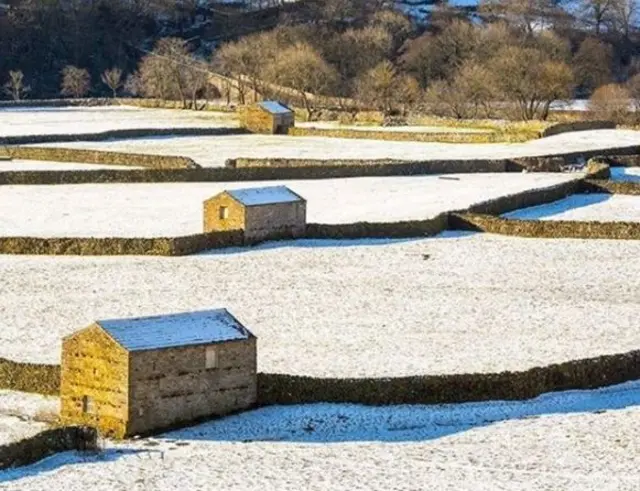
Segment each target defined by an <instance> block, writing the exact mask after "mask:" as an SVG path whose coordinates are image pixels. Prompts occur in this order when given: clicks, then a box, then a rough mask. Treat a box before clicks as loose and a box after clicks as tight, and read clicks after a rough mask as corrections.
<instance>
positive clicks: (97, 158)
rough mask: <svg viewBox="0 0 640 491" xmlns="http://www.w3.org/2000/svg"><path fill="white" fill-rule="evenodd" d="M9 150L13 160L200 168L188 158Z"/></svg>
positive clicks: (50, 149) (71, 150)
mask: <svg viewBox="0 0 640 491" xmlns="http://www.w3.org/2000/svg"><path fill="white" fill-rule="evenodd" d="M7 148H8V153H9V156H10V157H11V158H13V159H21V160H40V161H47V162H81V163H83V164H100V165H119V166H134V167H148V168H150V169H197V168H199V167H200V166H199V165H198V164H196V163H195V162H194V161H193V160H192V159H190V158H188V157H173V156H170V155H146V154H136V153H124V152H106V151H102V150H100V151H97V150H83V149H78V148H57V147H7ZM54 165H55V164H54Z"/></svg>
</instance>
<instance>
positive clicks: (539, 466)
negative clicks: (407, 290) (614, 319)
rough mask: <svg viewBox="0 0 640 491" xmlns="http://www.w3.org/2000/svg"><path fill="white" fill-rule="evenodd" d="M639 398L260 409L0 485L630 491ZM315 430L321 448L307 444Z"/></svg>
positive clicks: (257, 490)
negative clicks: (321, 437) (321, 439)
mask: <svg viewBox="0 0 640 491" xmlns="http://www.w3.org/2000/svg"><path fill="white" fill-rule="evenodd" d="M638 392H639V389H638V384H637V383H631V384H624V385H620V386H617V387H611V388H608V389H604V390H598V391H585V392H567V393H559V394H547V395H544V396H542V397H540V398H537V399H534V400H532V401H523V402H491V403H486V404H480V405H476V404H473V405H459V406H442V407H438V406H411V407H403V406H400V407H394V408H388V407H382V408H371V407H361V406H350V405H314V406H301V407H300V406H294V407H280V408H265V409H263V410H260V411H256V412H252V413H246V414H244V415H240V416H236V417H231V418H228V419H222V420H219V421H216V422H212V423H209V424H206V425H202V426H199V427H195V428H192V429H187V430H184V431H181V432H175V433H171V434H167V435H164V436H161V437H159V438H152V439H141V440H137V441H130V442H123V443H118V444H116V443H110V442H107V443H106V444H105V449H104V450H103V451H102V452H101V453H99V454H93V455H91V454H90V455H80V454H76V453H71V452H69V453H64V454H59V455H55V456H53V457H50V458H48V459H46V460H44V461H42V462H39V463H37V464H35V465H32V466H28V467H24V468H20V469H12V470H8V471H4V472H0V481H4V485H5V486H7V487H8V488H10V489H19V490H20V491H32V490H33V491H36V490H42V489H65V490H66V491H83V490H85V489H95V490H99V491H107V490H109V491H125V490H130V489H138V488H140V489H143V488H144V489H145V490H151V491H156V490H167V489H212V488H213V487H215V488H219V489H224V490H229V491H263V490H279V491H298V490H301V489H304V490H309V491H329V490H331V491H343V490H344V491H347V490H348V491H353V490H367V491H388V490H390V489H399V490H400V489H401V490H422V489H426V487H427V486H430V487H431V488H433V489H438V490H441V491H493V490H497V489H500V490H505V491H538V490H542V489H554V490H555V489H562V490H566V491H600V490H609V489H611V490H613V489H615V490H616V491H636V490H637V489H638V483H640V471H639V470H638V465H637V461H638V456H639V455H640V447H639V445H638V440H639V438H640V430H639V429H638V428H639V427H640V409H639V408H638V407H637V403H638ZM626 405H628V406H629V407H626V408H625V409H619V408H623V407H625V406H626ZM240 420H242V421H243V422H244V423H245V424H246V426H243V425H239V424H238V423H239V421H240ZM260 423H264V425H263V426H261V427H260V428H258V427H257V425H258V424H260ZM223 429H227V430H228V431H229V433H228V434H227V435H222V430H223ZM316 433H318V434H320V435H321V436H324V437H326V441H321V442H316V443H308V442H309V441H314V434H316ZM305 435H306V440H305ZM438 435H447V436H440V437H438ZM243 436H247V437H249V440H248V441H244V440H241V439H240V438H241V437H243ZM254 436H258V437H264V436H266V437H273V440H276V441H270V440H268V439H267V438H265V440H263V441H251V437H254ZM218 437H222V438H225V439H228V440H230V441H220V440H217V438H218ZM341 437H343V439H341ZM279 438H282V439H283V440H284V441H280V440H279ZM349 438H352V440H355V441H350V440H349ZM336 439H337V440H339V442H338V443H331V442H333V441H335V440H336ZM394 439H397V440H398V441H397V442H396V443H393V442H394ZM300 440H305V441H302V442H301V441H300ZM231 464H232V465H231ZM426 483H428V485H427V484H426Z"/></svg>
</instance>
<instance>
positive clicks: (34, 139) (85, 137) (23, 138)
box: [0, 127, 247, 152]
mask: <svg viewBox="0 0 640 491" xmlns="http://www.w3.org/2000/svg"><path fill="white" fill-rule="evenodd" d="M246 133H247V131H246V130H243V129H242V128H235V127H221V128H135V129H125V130H107V131H99V132H97V133H63V134H51V135H37V134H34V135H20V136H4V137H0V145H34V144H38V143H65V142H75V141H89V142H91V141H92V142H98V141H105V140H126V139H130V138H150V137H154V136H228V135H244V134H246ZM99 151H102V150H96V152H99Z"/></svg>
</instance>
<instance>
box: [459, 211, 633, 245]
mask: <svg viewBox="0 0 640 491" xmlns="http://www.w3.org/2000/svg"><path fill="white" fill-rule="evenodd" d="M450 223H451V224H453V227H454V228H455V229H456V230H468V231H474V232H487V233H491V234H499V235H511V236H515V237H528V238H537V239H616V240H640V222H597V221H588V222H587V221H584V222H580V221H576V220H571V221H569V220H549V221H546V220H516V219H512V218H502V217H499V216H494V215H484V214H477V213H463V214H454V215H452V216H451V219H450Z"/></svg>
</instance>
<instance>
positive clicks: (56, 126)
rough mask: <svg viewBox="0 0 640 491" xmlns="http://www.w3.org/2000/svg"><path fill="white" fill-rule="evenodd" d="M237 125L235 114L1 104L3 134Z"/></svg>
mask: <svg viewBox="0 0 640 491" xmlns="http://www.w3.org/2000/svg"><path fill="white" fill-rule="evenodd" d="M225 126H237V122H236V120H235V114H227V113H219V112H213V111H179V110H175V109H141V108H132V107H127V106H106V107H61V108H24V107H22V108H0V137H3V136H18V135H50V134H56V135H57V134H77V133H96V132H101V131H108V130H121V129H136V128H172V127H174V128H184V127H189V128H209V127H225Z"/></svg>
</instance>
